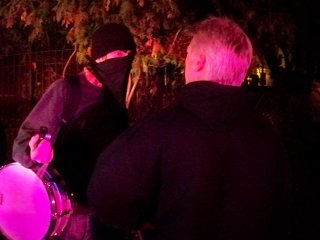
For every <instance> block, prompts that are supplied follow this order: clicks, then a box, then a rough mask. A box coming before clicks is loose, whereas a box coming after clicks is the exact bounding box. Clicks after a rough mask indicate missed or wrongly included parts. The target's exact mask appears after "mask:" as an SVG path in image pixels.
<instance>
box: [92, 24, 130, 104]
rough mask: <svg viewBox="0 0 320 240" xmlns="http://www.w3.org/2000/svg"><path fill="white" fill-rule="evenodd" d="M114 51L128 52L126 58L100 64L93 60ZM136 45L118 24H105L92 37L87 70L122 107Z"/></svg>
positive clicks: (128, 32) (126, 29)
mask: <svg viewBox="0 0 320 240" xmlns="http://www.w3.org/2000/svg"><path fill="white" fill-rule="evenodd" d="M115 50H130V51H131V53H130V54H129V55H128V56H126V57H119V58H112V59H109V60H106V61H103V62H101V63H96V62H95V60H96V59H98V58H101V57H103V56H105V55H106V54H107V53H110V52H113V51H115ZM135 53H136V45H135V42H134V39H133V36H132V35H131V33H130V31H129V29H128V28H127V27H126V26H124V25H120V24H116V23H107V24H105V25H103V26H102V27H100V28H98V29H97V30H96V31H95V32H94V33H93V35H92V46H91V60H90V61H89V70H90V69H91V71H92V72H93V74H94V75H95V76H96V77H97V78H98V80H99V81H100V82H101V83H102V85H103V86H104V88H107V90H110V91H111V92H112V94H113V95H114V97H115V98H116V100H117V101H118V102H119V103H120V104H121V105H124V102H125V94H126V89H127V84H128V77H129V73H130V69H131V64H132V61H133V58H134V55H135Z"/></svg>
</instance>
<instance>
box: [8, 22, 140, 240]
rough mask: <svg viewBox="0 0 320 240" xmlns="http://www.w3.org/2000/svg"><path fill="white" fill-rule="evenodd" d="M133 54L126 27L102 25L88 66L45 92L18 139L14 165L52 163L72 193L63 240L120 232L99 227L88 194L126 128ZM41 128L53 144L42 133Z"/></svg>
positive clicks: (109, 235)
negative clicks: (98, 162)
mask: <svg viewBox="0 0 320 240" xmlns="http://www.w3.org/2000/svg"><path fill="white" fill-rule="evenodd" d="M135 51H136V46H135V42H134V39H133V36H132V35H131V33H130V31H129V29H128V28H127V27H125V26H123V25H120V24H116V23H108V24H105V25H103V26H101V27H100V28H99V29H97V30H96V31H95V32H94V33H93V35H92V45H91V56H89V57H88V60H89V63H88V65H87V66H85V67H84V69H83V71H82V72H80V73H79V74H77V75H76V76H70V77H68V78H66V79H61V80H57V81H55V82H54V83H53V84H52V85H51V86H50V87H49V88H48V89H47V90H46V92H45V93H44V95H43V96H42V97H41V99H40V100H39V101H38V103H37V104H36V106H35V107H34V108H33V109H32V111H31V112H30V113H29V115H28V116H27V118H26V119H25V120H24V122H23V123H22V125H21V127H20V129H19V132H18V135H17V137H16V139H15V140H14V144H13V159H14V160H15V161H17V162H19V163H21V164H22V165H23V166H24V167H27V168H31V169H39V168H40V167H41V166H43V165H44V164H48V163H50V165H49V168H48V169H50V167H52V169H53V170H54V171H55V172H57V174H58V175H59V176H61V177H62V178H63V183H64V184H65V187H66V189H67V191H68V192H70V195H72V199H71V200H72V201H71V202H72V206H73V214H72V215H71V217H70V219H71V220H70V221H69V223H68V225H67V226H66V228H65V230H64V231H63V233H58V235H59V239H67V240H72V239H95V240H97V239H106V235H108V236H107V237H108V239H113V238H115V237H116V236H120V235H121V234H122V233H119V234H118V233H116V232H115V233H114V234H113V232H111V231H109V230H108V229H107V230H106V229H103V228H101V226H99V223H98V221H97V220H96V219H95V218H94V216H93V215H92V214H91V210H90V209H89V208H88V205H87V200H86V196H85V193H86V188H87V185H88V181H89V178H90V175H91V172H92V169H93V167H94V165H95V159H96V158H97V157H98V155H99V153H100V151H101V150H102V149H103V148H104V147H105V146H107V145H108V144H109V143H110V142H111V141H112V140H113V139H114V138H115V137H116V136H117V135H119V134H120V133H121V132H122V131H123V130H124V129H126V128H127V126H128V118H127V110H126V107H125V96H126V88H127V82H128V77H129V72H130V70H131V64H132V61H133V58H134V55H135ZM43 126H44V127H46V128H47V130H48V133H49V134H50V135H51V139H50V141H48V140H46V139H45V138H41V136H40V134H39V133H38V129H40V128H41V127H43ZM51 161H52V162H51ZM103 234H105V235H103ZM113 235H114V236H113Z"/></svg>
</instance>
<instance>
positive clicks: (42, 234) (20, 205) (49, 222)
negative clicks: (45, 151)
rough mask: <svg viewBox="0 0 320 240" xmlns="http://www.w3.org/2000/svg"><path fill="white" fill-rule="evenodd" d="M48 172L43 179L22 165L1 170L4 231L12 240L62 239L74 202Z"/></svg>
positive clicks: (0, 213)
mask: <svg viewBox="0 0 320 240" xmlns="http://www.w3.org/2000/svg"><path fill="white" fill-rule="evenodd" d="M56 181H57V180H56V179H54V177H53V173H49V171H48V170H46V172H45V173H44V175H43V177H42V178H40V177H39V176H38V175H37V174H36V173H35V171H33V170H31V169H28V168H25V167H23V166H22V165H21V164H19V163H10V164H8V165H5V166H3V167H2V168H0V231H1V232H2V234H3V235H5V236H6V237H7V238H9V239H12V240H38V239H39V240H42V239H54V238H58V237H59V236H60V235H61V234H62V232H63V230H64V229H65V227H66V225H67V224H68V222H69V219H70V216H71V214H72V203H71V200H70V198H69V196H68V194H67V193H66V191H64V190H62V188H61V187H60V186H59V184H58V183H57V182H56Z"/></svg>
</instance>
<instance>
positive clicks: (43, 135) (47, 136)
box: [37, 127, 51, 179]
mask: <svg viewBox="0 0 320 240" xmlns="http://www.w3.org/2000/svg"><path fill="white" fill-rule="evenodd" d="M39 135H40V139H39V142H40V141H42V140H43V139H45V140H47V141H50V139H51V134H49V133H48V128H47V127H40V131H39ZM48 166H49V163H44V164H42V166H41V167H40V168H39V169H38V171H37V175H38V176H39V178H40V179H42V178H43V177H44V174H45V173H46V171H47V168H48Z"/></svg>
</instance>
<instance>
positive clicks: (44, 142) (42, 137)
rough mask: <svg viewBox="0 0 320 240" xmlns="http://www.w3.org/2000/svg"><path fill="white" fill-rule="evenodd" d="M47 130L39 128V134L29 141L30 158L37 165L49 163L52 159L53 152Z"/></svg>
mask: <svg viewBox="0 0 320 240" xmlns="http://www.w3.org/2000/svg"><path fill="white" fill-rule="evenodd" d="M47 131H48V129H47V128H45V127H41V128H40V133H39V134H36V135H34V136H33V137H32V138H31V139H30V141H29V147H30V158H31V159H32V160H34V161H36V162H38V163H43V164H45V163H49V162H51V161H52V159H53V155H54V151H53V148H52V146H51V143H50V139H51V135H50V134H48V133H47Z"/></svg>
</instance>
